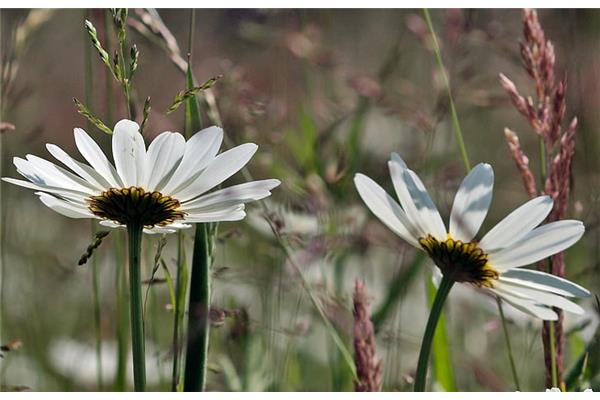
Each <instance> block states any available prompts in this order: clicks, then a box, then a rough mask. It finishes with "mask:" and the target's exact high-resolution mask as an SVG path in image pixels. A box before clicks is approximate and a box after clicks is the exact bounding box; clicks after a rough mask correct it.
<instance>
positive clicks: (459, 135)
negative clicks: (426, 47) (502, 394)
mask: <svg viewBox="0 0 600 400" xmlns="http://www.w3.org/2000/svg"><path fill="white" fill-rule="evenodd" d="M423 15H424V16H425V20H426V22H427V27H428V29H429V32H430V33H431V38H432V41H433V50H434V53H435V57H436V60H437V63H438V66H439V68H440V70H441V73H442V77H443V79H444V84H445V85H446V91H447V93H448V101H449V103H450V114H451V116H452V125H453V127H454V133H455V135H456V142H457V143H458V147H459V149H460V154H461V157H462V159H463V163H464V166H465V170H466V172H469V171H470V170H471V162H470V161H469V155H468V153H467V148H466V146H465V141H464V138H463V134H462V129H461V127H460V122H459V120H458V113H457V112H456V107H455V105H454V98H453V96H452V91H451V88H450V80H449V78H448V75H447V74H446V69H445V67H444V61H443V59H442V52H441V50H440V46H439V42H438V38H437V35H436V33H435V30H434V28H433V23H432V21H431V16H430V14H429V10H428V9H427V8H424V9H423ZM544 168H545V167H544ZM497 301H498V303H497V304H498V311H499V313H500V319H501V320H502V325H503V326H506V318H505V317H504V312H503V310H502V308H501V306H502V301H501V300H500V299H497ZM504 336H505V341H506V342H507V343H510V338H509V337H508V330H506V329H504ZM507 350H508V352H509V358H510V359H513V358H514V357H513V355H512V350H511V348H510V347H508V348H507ZM515 386H517V387H518V386H519V382H518V380H515Z"/></svg>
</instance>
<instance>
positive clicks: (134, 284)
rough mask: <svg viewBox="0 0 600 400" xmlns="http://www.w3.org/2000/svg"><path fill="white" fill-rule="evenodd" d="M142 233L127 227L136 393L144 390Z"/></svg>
mask: <svg viewBox="0 0 600 400" xmlns="http://www.w3.org/2000/svg"><path fill="white" fill-rule="evenodd" d="M142 231H143V226H142V225H140V224H129V225H127V239H128V240H127V242H128V245H129V296H130V301H129V306H130V318H131V348H132V351H133V382H134V388H135V391H136V392H143V391H145V389H146V351H145V346H144V315H143V308H142V307H143V303H142V280H141V272H142V271H141V262H140V258H141V250H142Z"/></svg>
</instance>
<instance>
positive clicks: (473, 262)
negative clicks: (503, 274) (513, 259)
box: [419, 235, 499, 288]
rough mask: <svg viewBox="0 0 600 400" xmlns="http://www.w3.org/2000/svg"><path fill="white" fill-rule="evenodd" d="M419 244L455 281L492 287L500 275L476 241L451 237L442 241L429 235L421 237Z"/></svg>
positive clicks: (446, 274)
mask: <svg viewBox="0 0 600 400" xmlns="http://www.w3.org/2000/svg"><path fill="white" fill-rule="evenodd" d="M419 244H420V245H421V247H422V248H423V250H425V252H426V253H427V254H428V255H429V257H431V259H432V260H433V261H434V262H435V264H436V265H437V266H438V268H439V269H441V270H442V274H444V276H447V277H449V278H451V279H452V280H454V281H455V282H468V283H472V284H474V285H476V286H479V287H488V288H491V287H493V286H494V281H495V280H497V279H498V277H499V274H498V271H496V270H495V269H494V268H493V267H492V266H491V265H490V264H489V263H488V256H487V254H486V253H485V252H484V251H483V250H481V248H479V247H478V246H477V243H476V242H469V243H464V242H462V241H460V240H454V239H452V238H451V237H448V238H447V239H446V240H445V241H443V242H440V241H438V240H437V239H435V238H434V237H433V236H431V235H427V237H423V238H420V239H419Z"/></svg>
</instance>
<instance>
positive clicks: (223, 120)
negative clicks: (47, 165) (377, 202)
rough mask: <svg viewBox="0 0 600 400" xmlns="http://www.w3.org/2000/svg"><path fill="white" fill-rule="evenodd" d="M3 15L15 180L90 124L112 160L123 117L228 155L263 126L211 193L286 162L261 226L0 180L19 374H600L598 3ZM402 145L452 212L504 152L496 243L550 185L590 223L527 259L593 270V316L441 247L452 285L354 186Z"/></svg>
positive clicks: (258, 384) (147, 382) (41, 382)
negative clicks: (79, 205) (34, 159)
mask: <svg viewBox="0 0 600 400" xmlns="http://www.w3.org/2000/svg"><path fill="white" fill-rule="evenodd" d="M0 18H1V19H0V29H1V32H0V33H1V37H0V39H1V45H2V74H1V78H2V81H1V84H2V87H1V89H2V90H1V91H0V92H1V104H0V124H2V125H1V127H2V129H1V133H0V157H1V159H0V175H1V176H2V177H13V178H14V177H17V176H18V175H17V174H16V172H15V168H14V166H13V163H12V160H13V157H15V156H17V157H24V156H25V154H35V155H38V156H40V157H42V158H44V159H50V158H49V157H50V155H49V154H47V151H46V148H45V144H46V143H54V144H56V145H59V146H60V147H61V148H63V149H64V150H65V151H66V152H67V153H69V154H71V155H74V157H75V158H76V159H78V160H81V157H79V156H78V155H75V154H77V150H76V147H75V143H74V140H73V135H72V132H73V128H74V127H81V128H85V130H86V131H87V132H88V133H89V134H90V136H91V137H92V138H93V140H95V141H96V142H97V143H99V145H100V146H101V148H102V149H103V150H104V152H105V154H107V155H108V157H109V160H111V162H112V158H111V156H110V155H109V154H111V155H112V150H111V140H112V138H113V137H114V135H115V134H116V132H117V129H116V128H115V123H116V122H117V121H120V120H122V119H124V118H126V119H131V120H134V121H136V122H137V123H138V124H139V125H140V131H141V133H142V134H143V136H144V139H145V142H146V146H148V145H149V144H150V143H151V142H152V141H153V140H154V139H155V137H156V136H157V135H158V133H160V132H163V131H172V132H180V133H181V134H182V135H183V136H184V137H185V138H186V139H187V140H189V139H190V138H192V137H193V135H194V134H195V133H196V132H198V131H200V130H201V129H203V128H207V127H209V126H211V125H218V126H220V127H221V128H222V129H223V145H222V146H221V148H220V151H221V152H223V151H226V150H230V149H233V148H235V147H236V146H239V145H241V144H243V143H248V142H252V143H256V144H257V145H258V151H257V153H256V154H255V155H254V157H253V158H252V161H251V162H250V163H249V164H247V165H245V166H244V167H243V168H242V169H241V170H240V172H239V173H237V174H234V175H233V176H232V177H231V178H229V179H228V180H227V181H226V182H224V183H223V184H222V185H220V186H222V187H219V188H215V189H214V190H217V189H220V188H226V187H230V186H232V185H235V184H242V183H245V182H251V181H256V180H260V179H271V178H276V179H278V180H280V181H281V182H282V184H281V186H279V187H277V188H274V189H273V190H272V192H273V195H272V196H270V197H266V198H263V199H262V200H259V201H256V202H251V203H248V204H247V205H246V213H247V215H246V216H245V218H244V219H243V220H241V221H237V222H232V221H225V222H207V223H197V224H194V225H193V226H192V227H191V228H190V229H184V230H180V231H178V232H177V233H173V234H157V235H145V234H144V235H143V234H141V229H142V228H143V226H142V225H139V224H138V225H135V224H132V223H127V226H128V229H127V230H124V229H110V230H109V229H108V228H106V227H104V226H101V225H99V224H98V222H97V221H96V220H92V221H89V220H86V219H70V218H65V217H64V216H61V215H59V214H57V213H54V212H52V210H50V209H49V208H47V207H45V206H44V205H43V204H41V203H40V201H38V200H37V199H36V196H34V195H32V193H29V192H28V191H27V190H25V189H23V188H17V187H16V186H14V185H9V184H7V183H4V182H3V183H2V185H0V220H1V222H0V250H1V255H0V345H2V347H1V348H0V355H1V356H2V358H0V388H1V389H2V390H3V391H15V390H35V391H38V390H48V391H57V390H60V391H71V390H85V391H88V390H89V391H102V390H115V391H122V390H134V389H135V390H147V391H184V390H185V391H200V390H211V391H212V390H220V391H313V390H322V391H352V390H357V391H378V390H384V391H411V390H413V389H415V390H439V391H515V390H521V391H543V390H545V389H546V388H549V387H559V388H561V389H563V390H569V391H582V390H584V389H587V388H592V389H594V390H600V387H599V382H600V359H599V358H598V357H599V354H600V352H599V351H598V337H599V336H598V335H599V333H598V312H600V311H599V308H598V304H597V300H596V298H595V296H594V293H595V292H597V290H598V288H599V286H600V283H599V282H598V278H597V276H599V275H598V274H597V272H598V267H597V264H598V259H599V258H598V257H599V256H600V255H599V254H598V248H599V246H598V240H599V237H598V229H597V227H598V212H597V210H598V204H597V198H598V193H597V188H598V187H599V186H598V184H597V183H598V182H597V180H598V174H597V172H596V171H598V170H599V168H600V165H598V163H597V157H596V156H595V154H596V152H597V150H598V146H599V143H598V142H597V134H596V131H597V129H598V128H599V126H598V125H599V123H600V121H598V117H597V113H596V112H595V110H596V109H597V107H598V104H597V101H598V100H597V96H595V91H594V88H595V86H596V81H597V79H596V76H595V70H594V65H595V64H594V63H595V62H597V59H596V58H597V55H596V52H595V51H594V49H595V48H596V47H597V41H598V40H600V32H598V31H597V28H596V26H597V22H598V21H597V20H598V18H599V16H598V13H597V12H596V11H592V10H590V11H569V12H567V11H541V12H539V19H538V14H536V13H534V12H532V11H524V12H521V11H517V10H512V11H510V10H509V11H504V10H429V11H428V10H360V11H359V10H310V11H309V10H193V11H189V10H158V11H157V10H154V9H130V10H125V9H112V10H1V12H0ZM565 21H567V23H565ZM569 27H570V28H569ZM56 43H63V45H61V46H56ZM499 76H500V78H499ZM567 83H568V84H567ZM73 99H75V103H74V102H73ZM392 152H395V153H398V154H399V155H400V156H401V157H402V160H403V161H402V162H406V164H407V165H408V167H409V168H410V169H412V170H414V171H415V174H416V175H418V177H420V179H421V180H423V182H424V186H425V187H426V188H427V189H428V191H429V194H430V195H431V197H432V199H433V202H434V203H435V205H436V206H437V208H438V209H439V211H440V213H441V217H442V220H443V221H444V222H445V223H446V227H448V226H447V224H448V221H449V220H450V219H451V210H452V208H453V198H454V195H455V193H456V192H457V190H458V188H459V186H460V185H461V181H462V180H463V178H464V177H465V176H466V175H467V174H468V173H469V171H472V170H473V171H475V170H477V168H483V169H485V168H487V167H480V163H487V164H490V165H491V167H492V168H493V173H494V190H493V198H492V200H491V207H490V211H489V213H488V214H487V217H486V218H485V221H484V222H483V226H482V229H481V232H482V233H480V234H479V235H478V236H476V239H477V240H481V239H482V237H483V233H485V232H489V231H490V230H491V229H492V228H493V227H494V226H495V225H496V224H497V223H498V222H499V221H501V220H502V219H503V218H504V217H505V216H506V215H507V214H509V213H510V212H511V211H513V210H515V209H516V208H517V207H518V206H520V205H522V204H523V203H525V202H526V201H528V200H530V198H534V197H536V196H537V195H538V194H542V193H543V194H548V195H550V196H552V198H553V200H554V203H553V204H554V206H553V208H552V211H551V212H550V216H549V218H548V222H556V221H559V220H565V219H575V220H580V221H583V223H584V225H585V227H586V232H585V234H584V236H583V238H582V239H581V240H579V241H578V242H577V243H576V244H575V245H574V246H572V247H570V248H568V249H567V250H566V251H565V252H564V253H559V255H555V256H553V257H551V259H549V260H547V261H540V264H539V265H538V264H536V265H533V266H529V267H527V268H530V269H538V268H540V269H543V270H544V271H547V272H549V273H552V274H554V275H556V276H561V277H565V278H566V279H568V280H570V281H572V282H574V283H577V284H579V285H581V286H583V287H585V288H587V289H588V290H589V291H590V292H591V293H592V296H590V297H588V298H585V299H575V302H576V303H577V304H579V305H580V306H581V307H583V310H584V313H583V314H582V315H576V314H572V313H562V312H560V311H557V315H558V317H557V318H558V320H557V321H555V322H546V323H542V321H540V320H539V319H536V318H532V317H530V316H528V315H527V314H525V313H523V312H521V311H519V310H517V309H516V308H515V307H513V305H514V304H509V302H507V301H505V300H498V299H497V298H496V297H494V296H490V295H489V293H488V294H486V293H485V290H484V289H486V285H487V284H488V283H489V282H491V281H486V280H480V281H475V280H468V279H467V278H464V276H462V275H461V276H460V279H458V278H456V277H457V276H458V275H452V276H451V275H450V273H447V270H444V268H443V265H440V268H441V269H442V270H444V273H445V276H446V277H445V278H442V279H441V281H440V277H439V276H438V274H436V273H435V267H434V266H433V262H432V260H431V258H430V257H432V258H434V259H435V256H432V254H433V252H428V254H425V253H424V252H422V251H419V250H417V249H415V248H414V247H412V246H410V245H408V244H409V243H408V242H407V241H406V240H405V239H403V238H401V237H399V236H397V235H396V234H394V233H393V232H392V231H391V230H390V229H388V227H387V226H386V225H384V223H385V224H387V222H389V221H385V220H384V219H381V220H380V219H379V218H377V217H375V215H374V214H373V213H372V212H371V211H370V210H369V207H370V205H369V202H368V201H367V200H365V201H363V200H364V199H365V198H364V196H363V197H362V198H361V196H362V195H363V193H362V192H361V194H360V195H359V193H358V191H360V187H359V185H358V184H357V183H356V180H355V174H357V173H362V174H364V176H366V177H369V179H372V180H373V181H374V182H376V183H377V184H378V185H380V186H381V187H382V188H383V189H384V190H385V192H387V193H388V194H390V195H391V196H392V197H394V199H395V194H394V193H395V189H394V187H393V185H392V180H391V179H390V172H389V171H388V168H387V165H388V164H387V163H388V161H390V153H392ZM394 160H395V159H394V156H392V159H391V161H390V162H391V163H392V164H393V163H394V162H398V161H397V160H396V161H394ZM395 165H400V164H395ZM397 168H400V167H397ZM486 171H487V169H486ZM406 174H408V173H406ZM357 189H358V191H357ZM396 201H397V199H396ZM365 203H366V204H365ZM402 205H403V206H404V207H405V204H402ZM374 212H375V211H374ZM407 214H408V211H407ZM382 222H383V223H382ZM134 225H135V226H134ZM108 232H110V233H108ZM565 234H566V233H565ZM409 239H410V238H409ZM444 239H445V238H444ZM428 243H429V242H428ZM431 243H433V242H431ZM448 243H453V242H448ZM421 246H423V249H425V246H424V245H423V244H421ZM432 246H434V247H435V246H437V244H435V243H434V244H432ZM440 246H441V245H440ZM457 246H459V245H457ZM435 249H437V247H435ZM469 251H470V250H469ZM465 252H467V250H465ZM465 254H471V253H465ZM552 254H554V253H552ZM428 255H429V256H430V257H428ZM544 259H546V257H544ZM78 261H79V262H78ZM437 262H438V264H440V260H439V259H438V260H437ZM542 263H543V264H542ZM78 264H79V265H78ZM135 265H139V268H132V266H135ZM132 272H133V274H132ZM453 279H458V280H459V282H457V284H454V283H455V282H454V280H453ZM469 279H471V278H469ZM490 279H495V278H490ZM461 280H462V282H460V281H461ZM130 285H131V286H130ZM488 289H489V288H488ZM444 292H448V293H445V294H447V295H448V297H447V298H445V296H443V295H442V294H444ZM506 298H508V299H511V297H510V296H508V297H506ZM506 298H505V299H506ZM545 310H548V309H545ZM540 312H544V311H540ZM545 315H547V314H545ZM438 318H439V319H438ZM428 321H429V322H428ZM426 325H427V326H428V327H429V328H427V329H426ZM436 327H437V329H434V328H436ZM424 338H425V339H424ZM423 343H425V344H427V343H430V344H431V349H430V352H429V348H428V346H427V345H423Z"/></svg>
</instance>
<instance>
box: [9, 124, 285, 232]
mask: <svg viewBox="0 0 600 400" xmlns="http://www.w3.org/2000/svg"><path fill="white" fill-rule="evenodd" d="M74 134H75V143H76V145H77V148H78V150H79V152H80V153H81V155H82V156H83V158H84V159H85V160H86V161H87V163H88V164H89V165H88V164H85V163H82V162H80V161H77V160H76V159H74V158H72V157H71V156H69V155H68V154H67V153H66V152H65V151H64V150H62V149H61V148H60V147H58V146H56V145H54V144H48V145H46V147H47V149H48V151H49V152H50V154H51V155H52V156H53V157H54V158H55V159H56V160H57V161H59V163H61V164H62V165H64V167H66V168H64V167H62V166H60V165H57V164H55V163H53V162H50V161H47V160H44V159H42V158H40V157H37V156H34V155H30V154H28V155H27V156H26V157H25V158H24V159H23V158H19V157H15V158H14V164H15V166H16V167H17V172H19V173H20V174H21V175H23V176H24V177H25V178H27V181H24V180H18V179H12V178H3V180H5V181H7V182H10V183H13V184H16V185H19V186H23V187H26V188H30V189H34V190H36V194H37V195H38V196H39V197H40V200H41V201H42V202H43V203H44V204H45V205H46V206H48V207H50V208H51V209H53V210H54V211H56V212H58V213H60V214H62V215H65V216H67V217H71V218H96V219H99V220H101V221H100V223H101V224H102V225H105V226H109V227H121V226H129V225H139V226H143V227H144V232H146V233H172V232H175V231H176V230H178V229H183V228H188V227H189V226H190V225H189V224H191V223H200V222H216V221H235V220H240V219H243V218H244V216H245V215H246V214H245V211H244V207H245V203H247V202H250V201H254V200H259V199H262V198H265V197H267V196H269V195H270V194H271V192H270V191H271V190H272V189H273V188H275V187H276V186H278V185H279V184H280V182H279V181H278V180H277V179H267V180H261V181H253V182H248V183H243V184H240V185H235V186H231V187H228V188H225V189H220V190H216V191H213V192H211V193H208V192H209V191H210V190H211V189H213V188H215V187H216V186H218V185H220V184H221V183H223V182H224V181H225V180H226V179H228V178H229V177H231V176H232V175H233V174H235V173H236V172H238V171H239V170H240V169H242V168H243V167H244V166H245V165H246V164H247V163H248V162H249V161H250V159H251V158H252V156H253V155H254V153H255V152H256V150H257V148H258V146H256V145H255V144H253V143H245V144H242V145H240V146H237V147H234V148H232V149H230V150H227V151H225V152H223V153H221V154H218V152H219V149H220V147H221V143H222V141H223V130H222V129H221V128H218V127H215V126H212V127H210V128H207V129H204V130H201V131H199V132H198V133H196V134H195V135H194V136H192V137H191V138H190V139H189V140H188V141H186V140H185V138H184V137H183V136H182V135H181V134H179V133H176V132H163V133H161V134H160V135H158V136H157V137H156V138H155V139H154V140H153V141H152V142H151V143H150V145H149V146H148V148H147V149H146V145H145V143H144V138H143V137H142V135H141V134H140V132H139V126H138V124H137V123H135V122H133V121H129V120H121V121H119V122H118V123H117V124H116V125H115V128H114V130H113V136H112V153H113V158H114V165H113V164H112V163H111V162H110V161H109V160H108V158H107V157H106V155H105V154H104V153H103V152H102V150H101V149H100V147H99V146H98V144H97V143H96V142H95V141H94V140H93V139H92V138H91V137H90V136H89V135H88V134H87V133H86V132H85V131H84V130H83V129H79V128H76V129H75V131H74Z"/></svg>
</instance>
